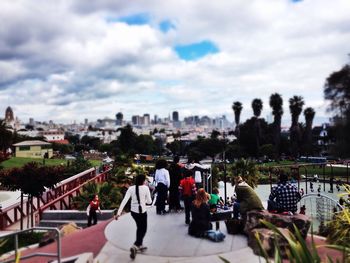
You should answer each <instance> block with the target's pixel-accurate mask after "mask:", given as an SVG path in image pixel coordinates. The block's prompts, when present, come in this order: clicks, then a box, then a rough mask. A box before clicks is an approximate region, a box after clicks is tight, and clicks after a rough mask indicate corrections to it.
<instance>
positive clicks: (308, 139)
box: [304, 107, 315, 155]
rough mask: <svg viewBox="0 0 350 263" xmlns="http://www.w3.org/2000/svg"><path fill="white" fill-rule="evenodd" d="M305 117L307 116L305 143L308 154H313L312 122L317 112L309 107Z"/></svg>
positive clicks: (305, 111)
mask: <svg viewBox="0 0 350 263" xmlns="http://www.w3.org/2000/svg"><path fill="white" fill-rule="evenodd" d="M304 116H305V124H306V127H305V134H304V143H305V148H306V149H305V150H306V153H307V154H308V155H309V154H312V122H313V120H314V117H315V110H314V109H313V108H311V107H308V108H306V109H305V110H304Z"/></svg>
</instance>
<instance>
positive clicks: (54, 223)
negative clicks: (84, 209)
mask: <svg viewBox="0 0 350 263" xmlns="http://www.w3.org/2000/svg"><path fill="white" fill-rule="evenodd" d="M72 222H74V223H75V224H77V226H78V227H82V228H86V227H87V219H86V220H41V221H40V223H39V226H41V227H60V226H63V225H65V224H69V223H72Z"/></svg>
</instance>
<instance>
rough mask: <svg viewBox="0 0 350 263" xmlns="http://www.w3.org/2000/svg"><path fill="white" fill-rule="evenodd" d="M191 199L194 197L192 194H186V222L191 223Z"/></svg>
mask: <svg viewBox="0 0 350 263" xmlns="http://www.w3.org/2000/svg"><path fill="white" fill-rule="evenodd" d="M191 201H192V198H191V197H190V196H184V206H185V222H186V224H189V223H190V213H191Z"/></svg>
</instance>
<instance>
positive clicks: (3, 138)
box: [0, 119, 12, 153]
mask: <svg viewBox="0 0 350 263" xmlns="http://www.w3.org/2000/svg"><path fill="white" fill-rule="evenodd" d="M9 129H10V127H9V126H8V125H7V124H6V122H5V121H4V120H1V119H0V150H1V151H2V152H3V153H5V152H6V150H7V149H8V148H9V147H10V146H11V143H12V132H11V131H10V130H9Z"/></svg>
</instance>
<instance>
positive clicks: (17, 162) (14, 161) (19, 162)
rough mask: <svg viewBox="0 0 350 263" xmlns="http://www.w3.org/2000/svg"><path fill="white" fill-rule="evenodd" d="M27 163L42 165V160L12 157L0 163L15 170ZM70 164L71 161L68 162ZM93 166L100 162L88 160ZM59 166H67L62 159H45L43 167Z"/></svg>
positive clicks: (65, 161)
mask: <svg viewBox="0 0 350 263" xmlns="http://www.w3.org/2000/svg"><path fill="white" fill-rule="evenodd" d="M29 162H38V163H40V164H43V159H38V158H23V157H12V158H11V159H8V160H6V161H4V162H2V163H1V166H2V167H4V168H5V169H6V168H15V167H22V166H23V165H25V164H26V163H29ZM70 162H71V161H70ZM90 162H91V163H92V165H93V166H98V165H100V163H101V161H99V160H90ZM60 164H64V165H66V164H67V160H64V159H46V160H45V165H48V166H53V165H60Z"/></svg>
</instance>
